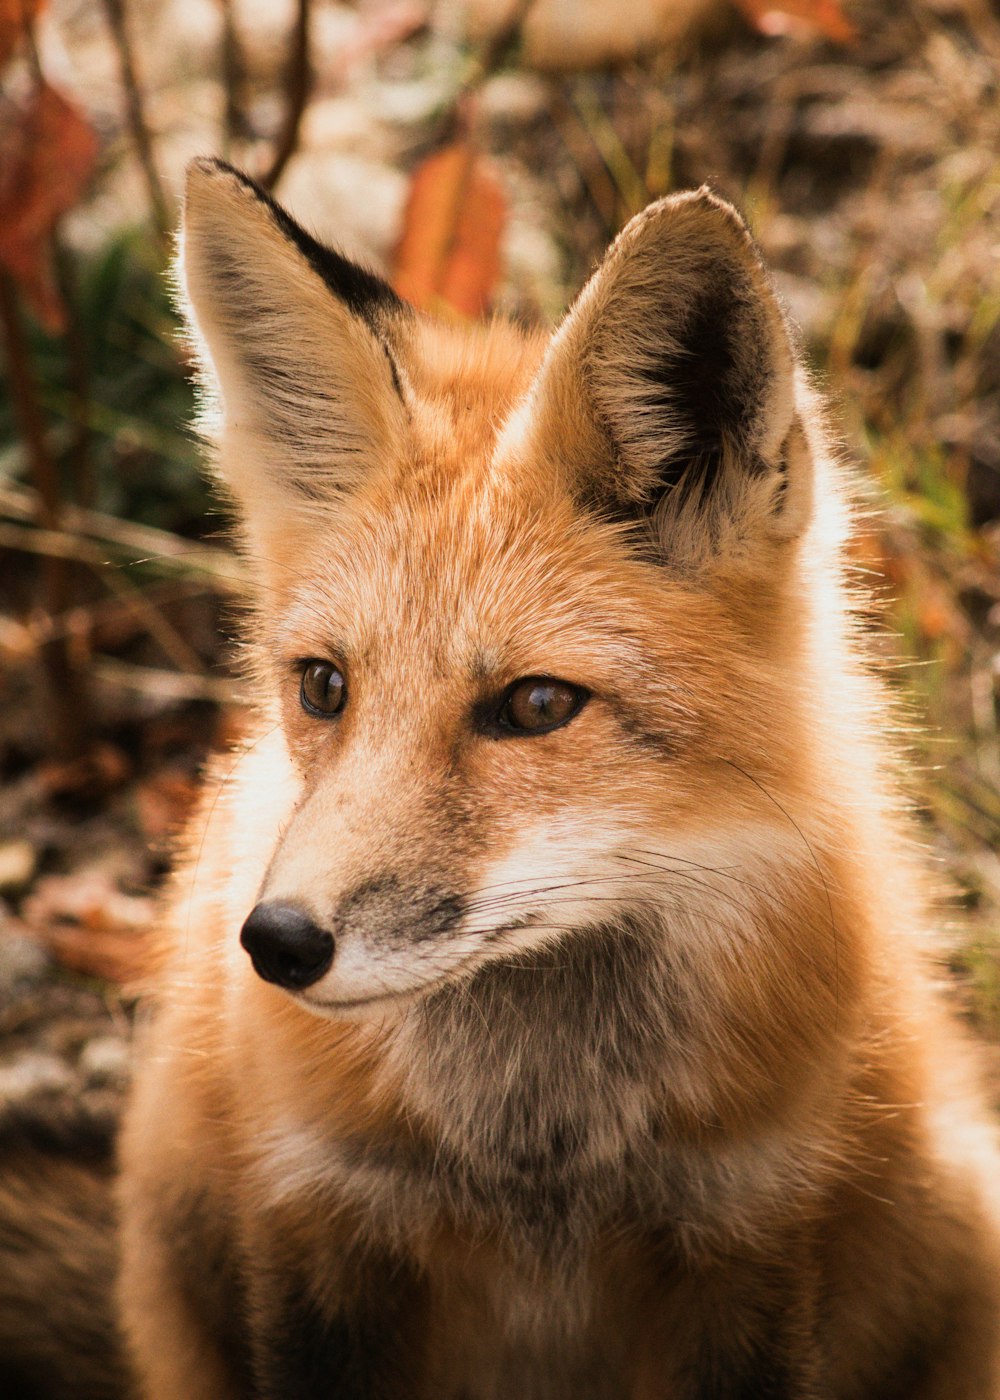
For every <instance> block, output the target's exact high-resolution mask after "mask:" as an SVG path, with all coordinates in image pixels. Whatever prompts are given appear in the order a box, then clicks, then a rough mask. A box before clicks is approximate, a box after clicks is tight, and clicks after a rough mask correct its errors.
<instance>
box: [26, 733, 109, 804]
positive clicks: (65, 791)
mask: <svg viewBox="0 0 1000 1400" xmlns="http://www.w3.org/2000/svg"><path fill="white" fill-rule="evenodd" d="M131 771H132V765H131V763H130V762H129V759H128V756H127V755H126V754H125V753H124V752H123V751H122V750H121V749H120V748H118V747H117V745H115V744H108V743H105V742H101V741H99V742H97V743H95V744H92V745H91V747H90V748H89V749H88V750H87V752H86V753H84V754H81V756H80V757H79V758H74V759H70V760H69V761H68V762H66V763H60V762H57V761H55V760H49V761H47V762H43V763H40V764H39V766H38V782H39V786H40V787H41V789H42V791H43V792H44V793H45V794H46V796H47V797H85V798H93V797H100V796H102V795H103V794H104V793H106V792H112V791H113V790H114V789H115V788H117V787H121V785H122V783H123V782H124V781H125V779H126V778H128V777H129V775H130V773H131Z"/></svg>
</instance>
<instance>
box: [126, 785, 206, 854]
mask: <svg viewBox="0 0 1000 1400" xmlns="http://www.w3.org/2000/svg"><path fill="white" fill-rule="evenodd" d="M200 792H201V783H200V782H199V781H198V779H197V778H195V777H192V775H191V774H190V773H186V772H184V771H183V770H182V769H179V768H162V769H161V770H160V771H159V772H158V773H154V774H153V776H152V777H151V778H147V779H146V780H145V781H144V782H142V783H140V784H139V786H138V789H137V791H136V802H137V804H138V808H139V820H140V822H141V823H142V829H143V831H144V832H145V834H146V836H147V838H148V839H149V840H150V841H151V842H152V843H153V844H158V843H160V842H162V841H163V840H164V839H166V838H167V837H170V836H175V835H176V834H177V832H178V831H179V830H180V829H181V827H182V826H183V825H184V823H185V821H186V820H187V818H188V817H189V816H190V815H191V813H192V811H193V810H194V806H195V803H196V802H197V800H198V796H199V794H200Z"/></svg>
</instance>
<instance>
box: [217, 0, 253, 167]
mask: <svg viewBox="0 0 1000 1400" xmlns="http://www.w3.org/2000/svg"><path fill="white" fill-rule="evenodd" d="M219 4H220V8H221V10H222V53H221V66H222V87H223V92H224V93H225V99H226V105H225V111H224V115H223V123H222V154H223V155H224V156H225V157H226V159H227V160H228V159H230V157H231V156H232V154H233V147H234V146H235V145H236V144H237V143H238V142H240V141H246V140H247V139H248V138H249V137H250V136H252V135H253V129H252V127H251V125H250V118H249V117H248V116H247V109H246V77H247V71H246V57H245V55H244V53H243V44H242V42H241V41H240V34H239V30H238V29H237V27H236V13H235V10H234V8H233V0H219Z"/></svg>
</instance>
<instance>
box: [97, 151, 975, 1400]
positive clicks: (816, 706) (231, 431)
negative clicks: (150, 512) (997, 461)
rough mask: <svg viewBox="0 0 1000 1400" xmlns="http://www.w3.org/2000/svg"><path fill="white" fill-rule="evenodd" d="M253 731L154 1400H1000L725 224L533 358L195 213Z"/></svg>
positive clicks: (202, 330)
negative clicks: (242, 591) (245, 584)
mask: <svg viewBox="0 0 1000 1400" xmlns="http://www.w3.org/2000/svg"><path fill="white" fill-rule="evenodd" d="M179 282H180V286H181V288H182V295H183V299H184V304H185V306H186V308H187V312H188V324H189V327H190V336H191V343H192V347H193V349H194V352H195V355H196V357H197V360H198V363H199V364H200V366H201V383H202V412H201V430H202V433H203V435H204V438H205V442H206V451H207V456H208V459H209V462H210V464H211V469H212V471H213V473H214V475H215V477H216V480H217V481H218V483H219V485H220V487H221V489H222V490H223V491H224V493H225V494H226V497H227V499H228V501H229V503H230V505H231V507H232V511H233V516H234V519H235V522H236V529H237V535H238V541H239V546H240V548H241V549H242V551H243V555H244V558H245V560H246V565H247V570H248V576H249V580H250V592H251V594H252V597H251V601H250V607H249V610H248V615H247V619H246V625H245V629H244V631H245V637H246V643H247V647H246V656H247V665H246V671H245V677H246V679H245V686H246V691H247V695H248V697H249V698H251V699H252V701H253V703H254V706H255V713H256V716H257V717H256V719H255V721H254V723H253V725H252V726H251V732H250V733H249V735H248V737H247V740H246V742H245V744H243V746H242V747H241V748H240V749H239V750H238V751H237V752H236V753H235V754H233V755H230V756H228V757H227V758H226V759H225V760H220V762H219V763H218V764H217V766H216V769H215V771H214V772H213V773H212V774H211V775H210V776H209V779H208V781H207V783H206V793H205V802H204V808H203V811H202V813H201V815H200V816H199V817H198V818H197V819H196V820H195V821H194V822H193V824H192V827H191V829H190V831H189V833H188V835H187V837H186V838H185V842H184V847H185V849H184V851H182V853H181V858H180V861H179V864H178V869H177V873H176V876H175V878H174V881H173V886H172V894H171V898H170V900H169V903H168V906H167V908H166V911H165V915H164V920H163V929H162V939H161V940H160V942H161V946H160V949H159V953H158V956H157V958H156V960H155V963H156V965H155V967H151V969H150V977H149V986H150V991H149V999H150V1004H151V1007H152V1012H151V1017H150V1021H149V1025H148V1027H147V1029H146V1032H145V1035H144V1044H143V1048H142V1056H141V1063H140V1067H139V1070H138V1074H137V1079H136V1084H135V1088H134V1092H133V1095H132V1099H131V1103H130V1107H129V1110H128V1114H127V1119H126V1123H125V1128H124V1133H123V1138H122V1142H121V1183H120V1208H121V1217H122V1241H123V1246H122V1247H123V1261H122V1269H121V1281H120V1289H119V1302H120V1311H121V1317H122V1322H123V1327H124V1331H125V1335H126V1338H127V1342H128V1348H129V1354H130V1358H131V1364H132V1366H133V1368H134V1371H135V1374H136V1377H137V1385H138V1391H139V1394H140V1395H141V1396H142V1397H144V1400H321V1398H322V1400H361V1397H372V1400H374V1398H375V1397H378V1400H511V1397H518V1400H708V1398H709V1397H712V1400H997V1397H1000V1223H998V1195H1000V1157H998V1152H997V1144H996V1136H995V1131H994V1127H993V1125H992V1123H991V1122H990V1119H989V1115H988V1113H987V1111H986V1109H985V1107H984V1101H983V1098H982V1095H981V1093H980V1090H979V1088H978V1087H977V1084H976V1082H975V1081H976V1068H975V1061H974V1052H973V1050H972V1048H971V1047H970V1046H969V1045H968V1044H966V1042H965V1041H964V1039H963V1037H962V1034H961V1033H960V1031H959V1030H958V1029H957V1028H956V1026H954V1025H953V1024H952V1022H951V1020H950V1018H949V1017H948V1015H947V1013H946V1011H945V1010H944V1009H943V1008H942V1006H941V1004H940V998H939V993H938V990H937V987H936V982H935V977H934V973H933V968H928V967H926V966H925V965H924V963H923V957H924V954H923V952H922V951H921V950H922V948H923V947H925V946H926V945H927V943H928V941H929V935H930V933H931V932H932V930H933V914H932V913H931V912H930V911H931V909H932V902H931V897H930V894H929V892H928V888H927V880H926V878H925V875H924V872H923V870H922V868H921V863H920V860H919V858H918V857H917V855H916V854H915V845H914V842H913V840H912V838H911V836H910V833H909V830H908V826H907V819H906V817H905V815H901V813H903V812H904V804H903V802H902V800H901V797H900V792H901V780H900V771H901V767H902V765H901V762H900V757H899V755H898V754H897V753H896V752H895V751H894V748H893V742H892V741H891V740H890V738H889V735H890V733H891V732H895V730H896V729H897V725H896V718H895V715H894V713H893V708H892V704H891V703H890V701H889V699H888V697H887V693H886V690H885V689H884V687H883V685H882V683H881V681H880V679H879V678H878V677H877V675H876V674H875V673H874V671H873V668H872V665H871V660H870V658H869V656H868V654H867V651H866V642H865V638H864V635H863V633H862V630H861V627H860V623H859V620H858V619H859V616H860V613H861V609H862V606H867V603H866V600H865V599H864V598H863V597H862V595H861V593H860V590H859V589H858V587H857V585H856V583H855V582H854V581H851V580H849V579H848V578H847V577H846V574H845V565H844V559H845V543H846V541H847V538H848V536H849V532H850V526H851V508H850V500H849V486H848V481H847V479H846V473H845V470H844V468H843V466H842V465H841V464H840V463H839V462H838V461H837V459H836V456H835V455H834V454H833V453H832V452H831V450H830V447H829V445H828V440H827V435H826V430H825V427H824V424H823V418H822V412H821V409H820V407H819V405H818V402H817V398H816V395H815V393H814V391H813V389H812V388H811V386H810V384H809V381H808V378H807V376H806V375H805V373H804V372H803V370H802V368H801V367H800V364H799V360H798V354H797V349H796V342H795V338H794V336H793V334H792V333H791V332H790V330H789V328H788V325H787V323H786V320H785V316H784V313H783V311H782V308H781V306H780V304H779V301H778V299H777V297H776V295H775V292H774V290H773V288H772V286H771V282H770V279H769V276H768V273H767V271H766V269H765V267H764V265H763V263H762V261H761V258H760V254H759V252H758V250H757V248H756V246H755V244H754V242H753V240H752V238H751V236H750V234H749V233H748V231H747V228H746V226H745V225H744V223H743V221H742V219H741V218H740V216H739V215H738V214H737V213H736V212H735V210H734V209H733V208H732V207H731V206H730V205H728V204H726V203H725V202H723V201H722V200H720V199H718V198H716V197H715V196H714V195H713V194H711V193H710V192H708V191H707V190H704V189H702V190H698V191H693V192H689V193H684V194H678V195H674V196H671V197H669V198H666V199H663V200H660V201H658V202H657V203H655V204H652V205H650V207H649V208H648V209H646V210H644V211H643V212H642V213H641V214H639V215H638V216H637V217H636V218H634V219H633V220H632V221H631V222H630V223H629V224H628V225H627V227H626V228H625V229H624V231H623V232H622V233H621V234H620V236H619V237H618V238H617V240H616V241H615V242H614V244H613V245H612V246H611V248H610V249H609V250H608V252H607V254H606V256H605V258H604V260H603V261H602V263H601V264H600V266H599V267H598V268H597V270H596V271H595V272H594V274H593V276H592V277H591V279H590V281H589V282H588V283H587V285H586V286H585V287H584V289H583V290H582V291H581V292H580V294H579V296H578V297H577V299H576V300H575V302H574V303H573V305H572V306H571V307H570V309H569V310H568V312H567V313H566V315H565V317H564V319H563V321H562V323H561V324H560V325H559V326H558V328H557V329H556V330H555V331H554V332H553V333H551V334H549V333H547V332H543V331H528V330H525V329H524V328H522V327H517V326H514V325H511V324H507V323H505V322H503V321H499V320H498V321H495V322H493V323H491V324H488V325H467V324H459V323H456V322H451V321H449V322H444V321H442V320H440V319H436V318H434V317H433V316H430V315H427V314H423V313H420V312H418V311H416V310H414V309H413V308H411V307H409V306H407V305H406V304H405V303H403V302H402V301H401V300H400V299H399V298H398V297H397V295H396V294H395V293H394V292H393V290H392V289H391V288H390V287H389V286H388V285H387V284H386V283H385V282H383V281H382V280H381V279H380V278H379V277H378V276H376V275H375V274H374V273H373V272H371V271H369V270H367V269H365V268H363V267H360V266H358V265H357V264H355V263H353V262H351V261H349V260H347V259H346V258H344V257H343V256H341V255H340V254H339V253H338V252H336V251H334V250H332V249H330V248H327V247H325V246H323V245H321V244H320V243H319V242H317V241H316V240H315V239H313V238H312V237H311V236H310V235H309V234H308V233H307V232H306V231H304V230H303V229H302V228H300V227H299V226H298V225H297V224H296V223H295V222H294V221H293V219H292V218H291V217H290V215H289V214H288V213H287V212H286V211H285V210H284V209H282V208H281V207H280V206H279V205H278V204H276V203H275V202H274V201H273V200H272V199H271V198H270V197H269V196H268V195H267V194H266V193H264V192H263V191H262V190H261V189H260V188H258V186H257V185H255V184H254V182H253V181H252V180H250V179H249V178H248V177H247V176H245V175H243V174H242V173H240V172H239V171H237V170H235V169H233V168H232V167H230V166H228V165H226V164H224V163H222V162H220V161H214V160H199V161H196V162H194V164H193V165H192V166H191V168H190V171H189V176H188V188H187V199H186V207H185V214H184V229H183V243H182V257H181V261H180V266H179Z"/></svg>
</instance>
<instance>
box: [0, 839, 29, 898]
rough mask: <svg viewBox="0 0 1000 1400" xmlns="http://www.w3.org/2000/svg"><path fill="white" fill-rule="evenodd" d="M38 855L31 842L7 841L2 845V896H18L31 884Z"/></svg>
mask: <svg viewBox="0 0 1000 1400" xmlns="http://www.w3.org/2000/svg"><path fill="white" fill-rule="evenodd" d="M37 863H38V853H37V852H36V850H35V848H34V846H33V845H32V844H31V842H30V841H24V840H18V841H5V842H4V843H3V845H0V894H16V893H17V892H18V891H19V890H23V889H25V888H26V887H27V886H28V885H29V884H30V883H31V877H32V876H33V875H34V873H35V866H36V865H37Z"/></svg>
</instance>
